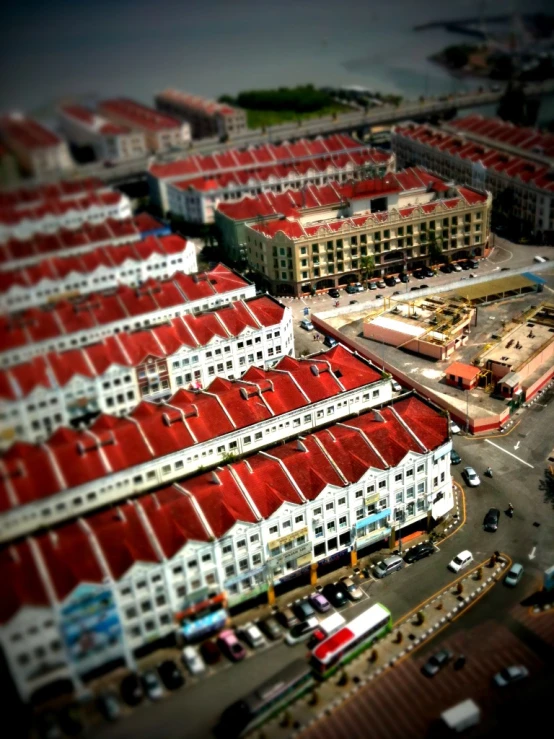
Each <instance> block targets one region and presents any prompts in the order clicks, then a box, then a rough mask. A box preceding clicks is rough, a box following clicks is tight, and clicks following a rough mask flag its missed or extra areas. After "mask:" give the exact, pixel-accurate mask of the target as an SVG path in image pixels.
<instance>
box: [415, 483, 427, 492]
mask: <svg viewBox="0 0 554 739" xmlns="http://www.w3.org/2000/svg"><path fill="white" fill-rule="evenodd" d="M424 492H425V482H418V484H417V494H418V495H423V493H424Z"/></svg>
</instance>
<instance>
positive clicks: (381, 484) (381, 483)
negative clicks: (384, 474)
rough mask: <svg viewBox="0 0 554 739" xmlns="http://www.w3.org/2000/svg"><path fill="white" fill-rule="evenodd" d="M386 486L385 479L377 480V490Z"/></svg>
mask: <svg viewBox="0 0 554 739" xmlns="http://www.w3.org/2000/svg"><path fill="white" fill-rule="evenodd" d="M386 487H387V481H386V480H381V481H380V482H379V490H383V489H384V488H386Z"/></svg>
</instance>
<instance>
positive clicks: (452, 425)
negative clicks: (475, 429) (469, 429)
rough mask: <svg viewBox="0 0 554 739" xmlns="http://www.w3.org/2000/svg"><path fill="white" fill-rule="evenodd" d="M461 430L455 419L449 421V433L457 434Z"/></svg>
mask: <svg viewBox="0 0 554 739" xmlns="http://www.w3.org/2000/svg"><path fill="white" fill-rule="evenodd" d="M461 430H462V429H461V428H460V427H459V426H458V424H457V423H456V421H450V433H451V434H459V433H460V432H461Z"/></svg>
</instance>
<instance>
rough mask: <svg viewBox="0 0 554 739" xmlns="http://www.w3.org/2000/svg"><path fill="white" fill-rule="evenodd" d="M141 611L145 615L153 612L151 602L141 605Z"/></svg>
mask: <svg viewBox="0 0 554 739" xmlns="http://www.w3.org/2000/svg"><path fill="white" fill-rule="evenodd" d="M140 610H141V611H142V612H143V613H148V611H151V610H152V603H150V601H149V600H145V601H144V603H141V604H140Z"/></svg>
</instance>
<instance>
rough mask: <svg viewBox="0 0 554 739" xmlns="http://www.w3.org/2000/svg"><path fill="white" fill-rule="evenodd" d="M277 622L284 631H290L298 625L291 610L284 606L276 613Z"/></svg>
mask: <svg viewBox="0 0 554 739" xmlns="http://www.w3.org/2000/svg"><path fill="white" fill-rule="evenodd" d="M277 620H278V621H279V623H280V624H281V625H282V626H284V627H285V629H291V628H292V627H293V626H296V624H297V623H299V621H298V618H297V617H296V616H295V615H294V612H293V610H292V608H290V607H289V606H286V607H285V608H282V609H281V610H280V611H279V612H278V613H277Z"/></svg>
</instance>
